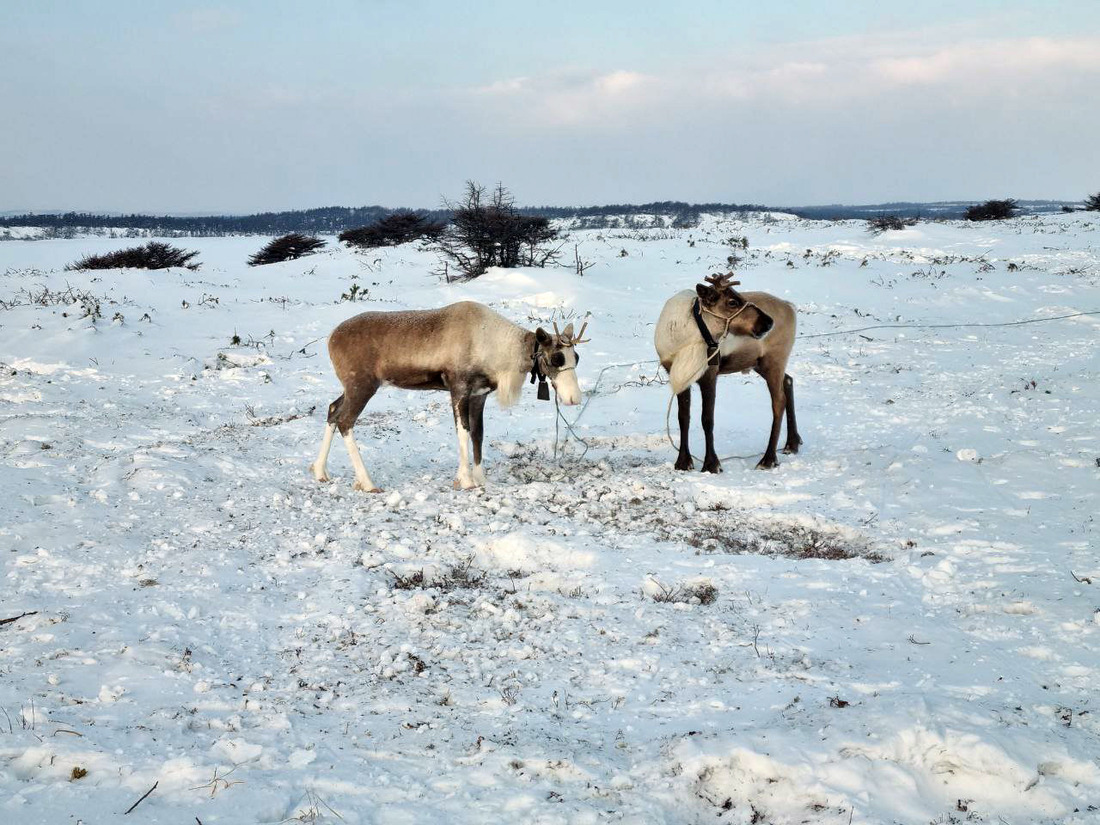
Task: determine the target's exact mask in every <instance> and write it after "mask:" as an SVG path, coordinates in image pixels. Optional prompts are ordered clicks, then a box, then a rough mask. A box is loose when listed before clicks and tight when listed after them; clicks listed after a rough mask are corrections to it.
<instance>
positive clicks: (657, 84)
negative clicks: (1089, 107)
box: [477, 32, 1100, 129]
mask: <svg viewBox="0 0 1100 825" xmlns="http://www.w3.org/2000/svg"><path fill="white" fill-rule="evenodd" d="M932 34H934V33H928V32H924V33H920V36H918V35H914V34H912V33H897V34H892V35H881V34H879V35H875V36H871V35H867V36H862V37H848V38H836V39H830V40H821V41H815V42H809V43H799V44H785V45H782V46H774V47H769V48H766V49H759V50H757V51H755V52H753V53H751V54H741V55H738V56H736V57H734V58H724V59H722V60H710V61H708V62H707V63H706V64H705V65H700V66H681V67H678V68H676V69H673V70H669V71H665V72H663V73H659V74H656V73H642V72H639V71H633V70H629V69H619V70H616V71H613V72H609V73H595V72H589V73H581V72H577V71H575V70H573V71H561V72H558V73H553V74H547V75H544V76H539V77H520V78H515V79H511V80H501V81H498V82H496V83H493V84H491V85H489V86H486V87H483V88H481V89H479V90H477V91H479V92H480V93H481V94H482V96H484V97H486V98H488V99H489V105H491V106H493V107H495V108H496V110H497V114H506V115H507V118H506V119H507V120H508V122H510V123H512V124H513V125H515V126H521V127H522V126H532V127H539V128H545V127H547V126H557V127H561V128H569V129H575V128H577V127H580V126H585V125H589V126H593V127H608V126H616V125H618V126H626V125H635V124H636V123H637V122H638V120H639V119H640V120H642V121H659V120H661V119H663V118H667V117H668V116H669V114H670V113H671V112H675V113H676V116H678V117H682V116H684V114H685V113H690V112H691V111H692V110H695V111H707V110H710V109H714V108H722V107H728V106H730V105H731V104H733V105H737V104H746V103H752V102H755V103H759V104H761V105H769V106H792V105H797V106H817V107H823V108H829V109H830V110H833V111H836V110H837V108H838V107H842V106H845V105H847V106H858V105H868V104H873V103H874V101H875V100H876V99H884V100H890V101H897V100H898V97H897V96H898V94H899V93H907V92H908V93H914V92H915V91H916V90H917V89H919V88H928V89H931V90H932V91H935V92H938V93H941V94H944V95H945V96H946V99H950V100H951V101H953V102H955V103H959V102H962V101H966V100H969V99H973V100H978V101H984V102H986V103H988V102H991V101H990V97H991V96H992V97H996V96H998V95H1003V96H1005V97H1010V98H1019V96H1020V94H1021V93H1022V92H1026V91H1028V90H1034V91H1035V92H1039V91H1042V93H1043V94H1044V95H1050V94H1051V93H1054V92H1056V91H1057V90H1058V88H1059V87H1060V86H1062V85H1064V84H1068V83H1072V81H1074V80H1075V79H1076V78H1079V77H1080V75H1081V74H1083V73H1085V74H1093V73H1096V72H1100V37H1079V38H1062V39H1055V38H1015V39H1008V38H1005V39H970V40H963V41H958V42H954V43H949V44H947V45H936V44H935V42H934V41H938V40H939V39H940V38H938V37H935V36H932ZM929 41H933V42H931V43H930V42H929ZM933 87H934V88H933Z"/></svg>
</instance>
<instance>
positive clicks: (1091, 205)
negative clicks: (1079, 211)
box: [1085, 192, 1100, 212]
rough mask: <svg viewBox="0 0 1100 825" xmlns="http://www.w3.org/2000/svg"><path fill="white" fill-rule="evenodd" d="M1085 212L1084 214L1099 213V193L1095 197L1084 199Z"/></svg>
mask: <svg viewBox="0 0 1100 825" xmlns="http://www.w3.org/2000/svg"><path fill="white" fill-rule="evenodd" d="M1085 211H1086V212H1100V192H1097V193H1096V194H1095V195H1089V196H1088V197H1087V198H1085Z"/></svg>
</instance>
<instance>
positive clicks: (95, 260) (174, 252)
mask: <svg viewBox="0 0 1100 825" xmlns="http://www.w3.org/2000/svg"><path fill="white" fill-rule="evenodd" d="M198 254H199V253H198V252H189V251H187V250H186V249H180V248H179V247H176V246H172V245H171V244H166V243H161V242H160V241H150V242H149V243H147V244H145V245H144V246H132V247H130V248H129V249H119V250H118V251H116V252H108V253H106V254H104V255H85V256H84V257H83V258H81V259H80V260H79V261H74V262H73V263H71V264H69V265H68V266H67V267H65V269H68V270H82V269H168V268H169V267H173V266H180V267H185V268H187V269H190V270H197V269H198V268H199V267H200V266H201V264H199V263H193V262H192V261H191V259H192V258H194V257H195V256H196V255H198Z"/></svg>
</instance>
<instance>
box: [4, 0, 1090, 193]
mask: <svg viewBox="0 0 1100 825" xmlns="http://www.w3.org/2000/svg"><path fill="white" fill-rule="evenodd" d="M1098 101H1100V2H1097V0H1045V1H1041V0H1032V2H1023V0H999V1H995V0H968V2H965V3H960V2H958V0H950V2H946V1H942V0H920V2H912V0H906V2H894V0H877V2H864V0H847V1H846V0H832V1H831V2H811V1H810V0H784V1H783V2H780V1H779V0H776V2H772V3H766V2H760V0H753V1H752V2H741V0H692V2H691V3H684V4H681V3H672V2H668V0H665V1H664V2H660V3H656V2H654V3H650V2H646V1H645V0H633V2H624V1H623V0H586V2H575V1H574V0H556V2H553V3H548V2H527V0H511V2H469V0H465V1H464V0H449V1H448V2H436V0H326V1H325V2H317V3H304V2H301V1H300V0H299V2H294V3H282V2H274V1H269V2H259V0H256V1H255V2H253V1H252V0H241V1H240V2H234V3H189V2H185V1H184V0H175V1H174V2H166V1H165V0H112V2H109V3H102V2H85V0H66V1H65V2H60V1H56V0H37V1H36V2H31V1H30V0H26V1H25V2H24V1H23V0H0V112H3V113H5V114H4V116H3V118H2V125H0V157H2V158H4V162H3V163H2V164H0V211H9V210H42V211H44V210H54V209H66V210H67V209H76V210H94V211H123V212H146V213H148V212H156V213H204V212H205V213H210V212H216V213H225V212H256V211H268V210H281V209H294V208H308V207H314V206H329V205H346V206H359V205H365V204H380V205H383V206H390V207H397V206H412V207H436V206H439V205H440V204H441V202H442V200H443V199H444V198H446V197H451V198H454V197H457V196H458V195H460V194H461V191H462V188H463V183H464V182H465V181H466V180H476V181H479V182H481V183H485V184H493V183H496V182H498V181H500V182H503V183H504V184H505V185H506V186H508V187H509V188H510V189H511V190H512V191H513V193H514V194H515V196H516V199H517V201H518V202H519V203H521V204H531V205H543V204H545V205H582V204H583V205H588V204H606V203H623V202H634V203H638V202H645V201H653V200H685V201H692V202H708V201H720V202H735V203H761V204H767V205H773V206H779V205H792V206H793V205H809V204H827V203H876V202H883V201H893V200H910V201H932V200H978V199H986V198H993V197H1017V198H1067V199H1080V198H1083V197H1084V196H1085V195H1087V194H1089V193H1091V192H1094V191H1096V190H1097V189H1100V150H1097V148H1096V147H1097V145H1098V144H1100V140H1098V138H1097V136H1098V135H1100V105H1098Z"/></svg>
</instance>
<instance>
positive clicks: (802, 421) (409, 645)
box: [0, 213, 1100, 825]
mask: <svg viewBox="0 0 1100 825" xmlns="http://www.w3.org/2000/svg"><path fill="white" fill-rule="evenodd" d="M23 235H24V236H25V237H34V233H33V232H26V233H23ZM740 236H745V237H747V238H748V239H749V249H748V252H747V253H746V259H745V261H744V262H743V264H742V265H741V267H740V268H739V277H740V278H741V280H742V281H743V282H744V287H745V288H746V289H763V290H766V291H770V292H773V293H774V294H776V295H779V296H781V297H783V298H785V299H787V300H790V301H792V302H793V303H794V304H795V305H796V306H798V307H799V329H800V333H801V334H802V335H803V336H805V337H802V338H801V339H800V340H799V341H798V342H797V343H796V346H795V351H794V355H793V358H792V362H791V365H790V373H791V375H792V376H793V377H794V380H795V397H796V400H797V409H798V419H799V428H800V430H801V433H802V436H803V438H804V439H805V446H804V447H803V450H802V452H800V453H799V454H798V455H795V456H783V457H782V463H781V466H780V467H779V468H778V469H776V470H773V471H770V472H764V471H758V470H755V469H753V467H754V465H755V463H756V461H757V459H758V458H759V456H760V454H761V453H762V452H763V448H764V446H765V441H766V436H767V429H768V424H769V419H770V413H769V408H768V402H767V393H766V390H765V388H764V386H763V382H762V381H761V380H760V379H759V378H757V377H755V376H744V375H734V376H725V377H723V378H722V380H721V381H720V382H719V389H718V406H717V425H716V434H717V439H718V451H719V454H720V455H722V456H723V457H724V459H723V466H724V470H725V472H724V473H723V474H721V475H719V476H710V475H704V474H702V473H698V472H696V473H686V474H683V473H677V472H675V471H674V470H673V469H672V461H673V460H674V458H675V452H674V450H673V449H672V448H671V447H670V446H669V443H668V439H667V437H666V435H665V427H666V422H665V415H666V410H667V408H668V389H667V387H666V386H665V385H664V384H663V383H662V381H661V378H662V376H661V375H660V373H659V372H658V370H657V367H656V364H655V363H653V361H654V358H655V354H654V352H653V347H652V324H653V322H654V321H655V319H656V316H657V314H658V313H659V312H660V308H661V306H662V304H663V303H664V301H665V300H666V299H667V297H668V296H669V295H671V294H672V293H674V292H675V291H677V290H679V289H683V288H690V287H691V286H692V285H693V284H694V283H696V282H698V281H700V280H701V279H702V276H703V275H705V274H708V273H709V272H712V271H714V268H715V267H716V266H718V265H720V264H722V263H723V262H725V260H726V256H727V255H728V254H730V251H731V247H730V246H729V244H728V243H727V240H728V239H731V238H735V237H740ZM572 241H575V242H577V243H579V244H580V247H579V254H580V256H581V257H582V259H584V260H586V261H595V263H596V265H595V266H593V267H592V268H590V269H588V270H587V272H586V274H585V275H584V277H578V276H577V275H575V274H574V273H573V272H572V271H571V270H569V269H565V268H559V269H548V270H523V271H512V272H505V271H493V272H491V273H489V274H488V275H486V276H485V277H483V278H481V279H480V280H478V281H475V282H472V283H453V284H445V283H441V282H440V280H439V278H438V277H437V276H436V275H433V274H432V271H433V270H434V269H435V268H436V261H435V258H434V256H433V255H432V254H431V253H429V252H427V251H423V250H419V249H417V248H416V247H415V246H405V247H400V248H396V249H385V250H374V251H372V252H371V253H370V254H367V255H361V254H356V253H354V252H351V251H348V250H344V249H336V248H334V247H333V245H332V244H330V246H329V248H328V249H327V250H326V251H324V252H322V253H321V254H319V255H316V256H312V257H309V258H306V259H302V260H300V261H297V262H289V263H286V264H277V265H272V266H266V267H258V268H249V267H247V266H245V265H244V262H245V260H246V259H247V256H248V255H249V254H251V253H252V252H254V251H255V250H256V249H257V248H259V246H260V245H262V242H263V240H262V239H258V238H194V239H183V240H180V239H175V240H173V241H172V242H174V243H178V244H180V245H183V246H185V247H187V248H191V249H197V250H199V252H200V259H201V261H202V262H203V267H202V269H201V270H200V271H199V272H189V271H179V270H172V271H165V272H142V271H133V270H122V271H118V270H113V271H106V272H87V273H79V272H67V271H64V269H63V267H64V265H65V264H66V263H68V262H70V261H72V260H75V259H76V258H78V257H80V256H81V255H83V254H86V253H89V252H102V251H106V250H109V249H115V248H119V247H121V246H125V245H127V243H132V241H126V240H125V239H110V238H84V239H75V240H38V241H33V240H10V241H3V242H0V273H2V274H0V302H3V303H2V304H0V307H2V308H0V452H2V462H3V464H2V466H3V471H2V474H0V550H2V553H3V574H4V575H3V583H2V585H0V601H2V604H3V611H2V615H0V618H8V617H15V616H19V615H20V614H22V613H24V612H28V613H30V612H31V611H34V612H33V614H31V615H26V616H23V617H22V618H19V619H18V620H16V621H13V622H10V623H7V624H4V625H2V626H0V650H2V656H0V667H2V672H3V678H2V679H0V709H2V711H3V713H2V714H0V817H2V818H3V820H4V821H12V822H28V823H62V822H75V821H78V820H82V821H86V822H98V821H105V820H106V819H108V818H111V817H115V816H118V815H120V814H122V813H123V812H124V811H126V810H127V809H128V808H129V807H130V806H131V805H133V804H134V803H135V802H136V801H137V800H138V799H139V797H141V796H142V794H144V793H145V792H146V791H148V790H149V789H150V788H151V787H152V786H153V785H154V783H156V784H157V786H156V789H155V791H153V793H151V794H150V795H149V796H148V797H147V798H145V799H144V800H143V801H142V802H141V803H140V805H139V806H138V807H137V808H136V809H135V811H134V813H133V814H132V815H131V816H132V818H134V819H135V821H142V822H147V823H162V822H163V823H168V822H183V821H192V820H194V819H195V818H197V819H199V820H200V821H201V822H203V823H205V824H206V825H210V823H219V822H220V823H237V822H242V821H250V822H251V821H255V822H270V823H276V822H284V821H287V820H292V821H294V820H297V821H312V822H316V821H325V822H329V821H334V822H339V821H341V820H342V821H344V822H347V823H375V822H377V823H390V822H413V821H447V822H485V821H492V822H497V821H517V820H520V819H522V820H523V821H530V822H546V823H551V822H563V823H564V822H598V821H604V820H608V821H620V820H621V821H629V822H642V821H644V822H668V823H673V822H713V821H719V822H734V823H752V822H768V823H800V822H815V823H817V822H820V823H838V825H843V823H848V822H856V823H860V822H868V823H872V822H873V823H877V822H883V823H893V822H898V823H910V822H964V821H965V822H1010V823H1035V822H1039V823H1041V822H1048V823H1054V822H1058V823H1063V822H1065V823H1085V822H1095V821H1100V811H1098V810H1097V806H1100V748H1098V746H1097V743H1098V741H1100V738H1098V737H1100V719H1098V718H1097V714H1098V712H1100V711H1098V709H1097V707H1096V684H1097V682H1098V678H1100V612H1098V611H1100V589H1098V588H1100V559H1098V556H1097V552H1096V544H1097V542H1096V530H1097V526H1096V515H1095V514H1096V512H1097V511H1098V510H1100V484H1098V481H1100V435H1098V433H1097V429H1096V421H1097V420H1098V419H1100V382H1098V380H1097V378H1098V367H1100V358H1098V354H1097V353H1098V347H1097V342H1098V340H1100V339H1098V333H1100V316H1098V315H1083V316H1077V317H1073V318H1068V319H1062V320H1052V321H1049V322H1045V323H1036V324H1027V325H1016V326H984V327H979V326H968V327H957V328H938V329H936V328H922V327H918V326H911V325H914V324H973V323H975V322H977V323H983V324H989V323H1000V322H1010V321H1017V320H1023V319H1040V318H1051V317H1053V316H1058V315H1067V314H1071V313H1075V312H1083V311H1093V310H1100V253H1098V242H1100V220H1098V218H1097V217H1096V216H1093V215H1088V214H1081V213H1077V214H1072V215H1053V216H1042V217H1026V218H1019V219H1015V220H1012V221H1008V222H1003V223H997V224H987V225H970V224H966V223H963V222H943V223H924V224H919V225H918V226H916V227H913V228H910V229H907V230H904V231H900V232H887V233H884V234H882V235H879V236H871V235H869V234H868V233H867V232H866V231H865V229H864V225H863V223H862V222H854V221H853V222H807V221H803V220H798V219H793V218H790V217H789V216H777V215H761V216H748V217H744V218H737V219H728V218H708V219H707V220H706V221H705V222H704V224H703V225H702V226H701V227H699V228H696V229H692V230H669V229H661V230H603V231H596V230H586V231H578V232H575V233H574V235H573V239H572ZM620 250H625V251H626V253H627V254H626V255H625V256H623V255H621V253H620ZM353 282H354V283H357V284H358V285H359V287H360V289H361V290H366V291H367V293H368V300H365V301H356V302H353V303H349V302H347V301H341V300H340V296H341V294H343V293H347V292H348V291H349V289H350V287H351V285H352V283H353ZM44 289H49V290H50V291H51V294H52V295H54V296H60V297H57V298H56V299H55V300H57V301H60V303H50V301H49V300H48V299H47V300H46V303H47V304H48V305H42V304H40V303H36V298H42V297H43V291H44ZM463 299H472V300H478V301H482V302H484V303H487V304H489V305H490V306H492V307H493V308H494V309H496V310H497V311H499V312H501V313H502V314H504V315H505V316H507V317H509V318H512V319H514V320H515V321H516V322H518V323H521V324H523V325H525V326H528V327H529V328H533V327H534V326H535V325H536V324H546V325H549V324H550V323H551V322H552V321H558V322H559V324H561V323H562V322H568V321H570V320H574V321H578V320H580V319H582V318H583V317H584V316H585V314H586V313H591V314H592V317H591V320H590V324H589V328H588V334H590V336H591V338H592V341H591V343H589V344H585V345H583V347H582V348H581V354H582V361H581V364H580V366H579V368H578V376H579V378H580V381H581V384H582V388H583V389H585V390H586V392H587V393H588V396H587V397H586V399H585V401H586V404H585V405H584V406H583V407H580V408H569V409H564V408H563V410H562V412H563V415H565V416H566V418H567V419H568V420H569V421H571V422H575V423H574V424H573V427H574V429H575V431H576V434H577V435H579V436H580V437H581V438H583V439H584V440H585V441H586V442H587V448H586V447H585V446H584V445H582V444H580V443H579V442H577V441H575V440H573V439H571V438H570V439H569V440H566V441H564V443H559V444H558V451H559V454H560V456H561V458H560V461H555V459H554V450H555V442H554V439H555V418H554V415H555V411H554V406H553V405H552V404H545V403H540V402H538V401H536V400H535V397H534V392H533V389H532V388H530V387H526V388H525V393H524V395H523V399H522V400H521V402H520V404H518V405H517V406H516V407H515V408H513V409H511V410H506V411H502V410H500V409H499V408H498V407H497V405H496V404H495V403H492V404H490V405H488V407H487V413H486V438H487V448H486V465H485V467H486V473H487V476H488V486H487V487H486V488H485V489H484V490H481V491H463V492H459V491H454V490H452V488H451V478H452V477H453V475H454V469H455V466H456V465H457V455H456V452H457V451H456V449H455V440H454V431H453V424H452V420H451V414H450V410H449V407H448V402H447V399H446V397H445V396H443V395H441V394H413V393H402V392H399V391H395V390H384V391H383V392H381V393H380V394H379V395H378V396H376V398H375V399H374V400H372V401H371V403H370V405H369V406H368V407H367V410H366V412H365V414H364V416H363V418H362V419H361V420H360V423H359V426H358V427H357V429H356V433H357V439H358V441H359V444H360V447H361V449H362V452H363V456H364V461H365V462H366V465H367V467H368V469H369V470H370V473H371V476H372V478H373V480H374V481H375V483H377V484H378V485H379V486H381V487H383V488H385V492H384V493H383V494H377V495H370V494H365V493H360V492H356V491H353V490H352V487H351V485H352V481H353V477H352V471H351V467H350V464H349V462H348V459H347V456H346V453H345V452H344V450H343V447H342V446H341V445H340V444H336V445H335V448H334V449H333V453H332V457H331V459H330V464H329V473H330V475H331V477H332V481H331V482H329V483H327V484H321V483H318V482H316V481H314V479H313V478H312V476H311V475H310V473H309V471H308V466H309V464H310V463H311V462H312V461H313V459H314V458H315V456H316V452H317V448H318V446H319V443H320V439H321V437H322V433H323V429H324V427H323V421H324V414H325V411H326V409H327V406H328V404H329V402H331V401H332V400H333V399H334V398H335V397H336V396H337V395H338V394H339V389H338V386H337V383H336V381H335V378H334V377H333V375H332V372H331V369H330V367H329V365H328V362H327V358H326V356H325V350H324V338H325V336H326V335H327V333H328V331H329V330H330V329H332V327H333V326H335V325H336V323H338V322H339V321H341V320H343V319H344V318H346V317H348V316H349V315H351V314H353V313H355V312H358V311H362V310H365V309H383V310H384V309H399V308H406V307H428V306H440V305H443V304H445V303H449V302H451V301H455V300H463ZM97 304H98V310H99V316H100V317H99V318H98V319H95V318H92V317H86V316H87V314H88V312H89V311H90V310H91V311H92V313H93V315H94V314H95V313H94V310H95V307H96V305H97ZM883 325H905V327H904V328H888V329H863V328H866V327H879V326H883ZM856 328H860V329H863V331H862V332H861V333H853V334H845V335H838V336H828V337H824V336H823V337H809V336H818V335H820V334H821V333H830V332H836V331H843V330H852V329H856ZM234 335H237V336H239V337H240V339H241V343H240V345H233V344H231V339H232V337H233V336H234ZM609 365H617V366H609ZM594 388H595V392H593V390H594ZM695 415H696V416H697V415H698V403H696V404H695ZM673 427H675V423H674V422H673ZM558 435H559V438H560V439H565V438H566V436H567V435H568V433H567V431H566V429H565V428H564V426H559V428H558ZM673 437H674V438H675V437H676V436H675V433H674V434H673ZM693 444H694V445H696V446H697V448H698V447H701V446H702V439H701V434H700V433H699V431H698V427H697V424H696V426H695V429H694V431H693ZM696 451H697V452H698V449H697V450H696ZM731 453H732V454H733V455H732V456H730V457H725V456H727V455H728V454H731ZM74 769H80V770H78V771H76V772H74ZM82 771H84V772H86V773H82Z"/></svg>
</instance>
